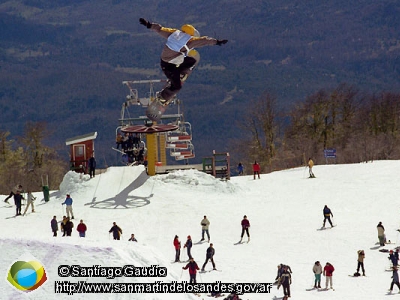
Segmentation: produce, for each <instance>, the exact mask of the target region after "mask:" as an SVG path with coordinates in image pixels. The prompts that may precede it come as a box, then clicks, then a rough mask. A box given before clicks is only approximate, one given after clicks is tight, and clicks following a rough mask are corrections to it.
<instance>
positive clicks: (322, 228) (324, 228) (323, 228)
mask: <svg viewBox="0 0 400 300" xmlns="http://www.w3.org/2000/svg"><path fill="white" fill-rule="evenodd" d="M336 226H337V225H336V224H335V225H333V226H332V227H324V226H322V227H321V228H319V229H317V230H319V231H320V230H326V229H332V228H334V227H336Z"/></svg>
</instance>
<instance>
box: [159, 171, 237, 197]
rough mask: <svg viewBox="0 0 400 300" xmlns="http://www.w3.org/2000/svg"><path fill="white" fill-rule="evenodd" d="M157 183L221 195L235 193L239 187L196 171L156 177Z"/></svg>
mask: <svg viewBox="0 0 400 300" xmlns="http://www.w3.org/2000/svg"><path fill="white" fill-rule="evenodd" d="M154 180H155V181H156V182H157V181H158V182H161V183H165V184H168V185H171V184H172V185H179V186H180V187H183V188H189V189H197V190H202V189H203V188H205V189H206V190H207V191H213V192H220V193H235V192H237V189H238V187H237V186H235V185H234V184H233V183H232V182H230V181H223V180H221V179H219V178H215V177H214V176H212V175H210V174H207V173H204V172H200V171H198V170H195V169H191V170H176V171H173V172H171V173H168V174H166V175H157V176H155V177H154Z"/></svg>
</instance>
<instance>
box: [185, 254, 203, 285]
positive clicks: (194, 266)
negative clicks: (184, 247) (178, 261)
mask: <svg viewBox="0 0 400 300" xmlns="http://www.w3.org/2000/svg"><path fill="white" fill-rule="evenodd" d="M182 269H183V270H187V269H189V275H190V281H189V283H196V273H197V270H200V268H199V266H198V265H197V263H196V262H195V261H194V259H193V257H190V259H189V263H188V264H187V265H186V266H185V267H182Z"/></svg>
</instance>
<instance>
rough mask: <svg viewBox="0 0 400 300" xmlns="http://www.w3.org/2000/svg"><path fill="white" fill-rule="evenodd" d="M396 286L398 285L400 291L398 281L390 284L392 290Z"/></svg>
mask: <svg viewBox="0 0 400 300" xmlns="http://www.w3.org/2000/svg"><path fill="white" fill-rule="evenodd" d="M394 285H397V287H398V288H399V290H400V283H399V282H398V281H392V283H391V284H390V290H393V286H394Z"/></svg>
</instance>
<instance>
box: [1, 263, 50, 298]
mask: <svg viewBox="0 0 400 300" xmlns="http://www.w3.org/2000/svg"><path fill="white" fill-rule="evenodd" d="M7 280H8V282H9V283H11V285H12V286H14V287H15V288H16V289H18V290H20V291H23V292H26V293H28V292H31V291H34V290H36V289H37V288H39V287H40V286H41V285H42V284H43V283H45V282H46V280H47V276H46V271H45V270H44V268H43V266H42V265H41V263H39V262H38V261H34V260H33V261H28V262H27V261H20V260H19V261H16V262H15V263H14V264H13V265H12V266H11V267H10V269H9V270H8V275H7Z"/></svg>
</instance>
